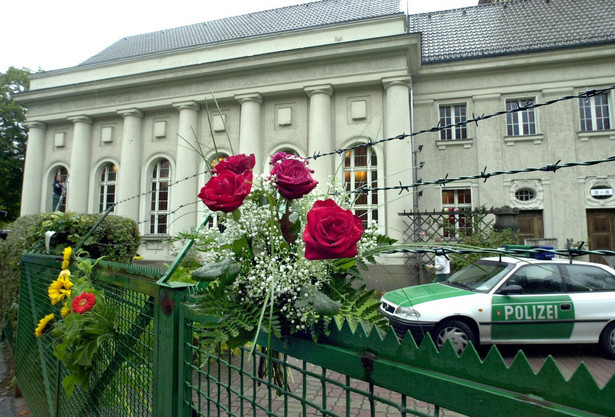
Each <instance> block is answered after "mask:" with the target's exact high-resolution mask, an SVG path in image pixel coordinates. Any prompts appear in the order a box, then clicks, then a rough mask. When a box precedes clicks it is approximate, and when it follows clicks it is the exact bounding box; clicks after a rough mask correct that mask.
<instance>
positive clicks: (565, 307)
mask: <svg viewBox="0 0 615 417" xmlns="http://www.w3.org/2000/svg"><path fill="white" fill-rule="evenodd" d="M559 307H560V308H561V309H562V311H570V310H572V304H569V303H564V304H560V306H559Z"/></svg>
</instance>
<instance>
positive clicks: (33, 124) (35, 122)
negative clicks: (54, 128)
mask: <svg viewBox="0 0 615 417" xmlns="http://www.w3.org/2000/svg"><path fill="white" fill-rule="evenodd" d="M24 126H25V127H27V128H28V129H32V128H34V129H47V124H45V123H43V122H39V121H38V120H32V121H27V122H25V123H24Z"/></svg>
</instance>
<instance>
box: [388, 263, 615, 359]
mask: <svg viewBox="0 0 615 417" xmlns="http://www.w3.org/2000/svg"><path fill="white" fill-rule="evenodd" d="M380 312H381V313H382V314H384V315H385V316H386V317H387V318H388V320H389V323H390V324H391V325H392V326H393V328H394V329H395V331H396V333H397V335H398V336H400V337H404V336H405V335H406V333H407V332H408V331H410V332H411V333H412V335H413V336H414V339H415V340H416V341H417V343H420V342H421V340H422V339H423V337H424V335H425V334H426V333H430V334H431V335H432V338H433V340H434V342H435V344H436V347H437V348H438V349H440V348H442V347H443V346H444V343H445V342H446V341H447V340H450V342H451V343H452V345H453V347H454V348H455V350H456V351H457V352H458V353H461V352H462V351H463V350H464V349H465V347H466V345H467V344H468V343H469V342H472V343H473V344H474V345H475V346H478V345H479V344H527V343H531V344H545V343H598V344H599V345H600V347H601V349H602V350H603V351H604V353H605V355H606V356H607V357H609V358H611V359H615V270H614V269H612V268H610V267H608V266H606V265H601V264H596V263H590V262H581V261H569V260H567V259H533V258H509V257H501V258H500V257H490V258H483V259H481V260H479V261H477V262H476V263H474V264H472V265H468V266H466V267H465V268H463V269H461V270H459V271H458V272H456V273H455V274H453V275H452V276H451V277H450V278H449V279H448V280H446V281H443V282H438V283H433V284H425V285H418V286H414V287H406V288H401V289H398V290H394V291H390V292H387V293H385V294H384V295H383V296H382V298H381V306H380Z"/></svg>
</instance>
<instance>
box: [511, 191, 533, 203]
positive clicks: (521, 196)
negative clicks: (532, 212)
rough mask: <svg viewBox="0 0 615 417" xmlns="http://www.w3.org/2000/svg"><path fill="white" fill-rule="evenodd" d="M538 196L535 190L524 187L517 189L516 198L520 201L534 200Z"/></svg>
mask: <svg viewBox="0 0 615 417" xmlns="http://www.w3.org/2000/svg"><path fill="white" fill-rule="evenodd" d="M535 197H536V193H535V192H534V190H531V189H529V188H522V189H520V190H517V191H515V198H516V199H517V200H519V201H532V200H533V199H534V198H535Z"/></svg>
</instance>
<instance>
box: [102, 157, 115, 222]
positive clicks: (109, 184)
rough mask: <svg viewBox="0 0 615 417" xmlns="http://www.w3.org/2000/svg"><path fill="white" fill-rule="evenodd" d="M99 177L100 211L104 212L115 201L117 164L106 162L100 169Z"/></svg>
mask: <svg viewBox="0 0 615 417" xmlns="http://www.w3.org/2000/svg"><path fill="white" fill-rule="evenodd" d="M99 179H100V183H99V190H100V193H99V198H98V212H99V213H102V212H103V211H106V210H107V209H108V208H109V207H111V206H112V205H113V204H114V203H115V185H116V181H117V165H115V164H114V163H112V162H109V163H107V164H105V165H104V166H103V168H102V170H101V171H100V177H99Z"/></svg>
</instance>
